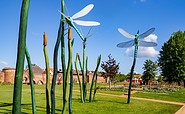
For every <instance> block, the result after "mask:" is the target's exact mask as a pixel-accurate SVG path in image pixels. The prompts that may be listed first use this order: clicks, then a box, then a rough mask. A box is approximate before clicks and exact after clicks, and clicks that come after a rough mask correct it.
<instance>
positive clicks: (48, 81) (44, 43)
mask: <svg viewBox="0 0 185 114" xmlns="http://www.w3.org/2000/svg"><path fill="white" fill-rule="evenodd" d="M43 39H44V40H43V45H44V48H43V51H44V57H45V64H46V69H45V71H46V112H47V114H50V67H49V58H48V51H47V48H46V46H47V42H48V41H47V35H46V33H45V32H44V35H43Z"/></svg>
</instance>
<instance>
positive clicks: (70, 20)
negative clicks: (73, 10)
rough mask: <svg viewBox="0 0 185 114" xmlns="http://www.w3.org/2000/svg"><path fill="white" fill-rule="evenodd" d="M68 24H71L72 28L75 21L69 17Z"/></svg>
mask: <svg viewBox="0 0 185 114" xmlns="http://www.w3.org/2000/svg"><path fill="white" fill-rule="evenodd" d="M66 22H67V24H69V25H70V26H73V19H72V18H71V17H67V18H66Z"/></svg>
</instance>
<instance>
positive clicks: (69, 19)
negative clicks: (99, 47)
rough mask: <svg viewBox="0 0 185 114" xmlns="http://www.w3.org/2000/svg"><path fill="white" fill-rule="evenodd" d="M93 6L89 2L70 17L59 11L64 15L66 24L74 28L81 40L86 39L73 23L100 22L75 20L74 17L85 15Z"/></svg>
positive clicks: (92, 24) (93, 24) (91, 23)
mask: <svg viewBox="0 0 185 114" xmlns="http://www.w3.org/2000/svg"><path fill="white" fill-rule="evenodd" d="M93 7H94V5H93V4H89V5H87V6H86V7H85V8H83V9H82V10H80V11H79V12H77V13H76V14H74V15H73V16H72V17H69V16H66V15H65V14H63V13H62V12H61V11H59V12H60V13H61V14H62V15H63V16H64V17H65V20H66V22H67V23H68V25H70V26H71V27H73V28H74V29H75V31H76V32H77V34H78V35H79V36H80V38H81V39H82V40H86V39H85V38H84V37H83V35H82V34H81V33H80V31H79V30H78V29H77V27H76V26H75V24H74V23H76V24H77V25H81V26H98V25H100V23H99V22H96V21H82V20H75V19H77V18H80V17H83V16H85V15H87V14H88V13H89V12H90V11H91V10H92V9H93Z"/></svg>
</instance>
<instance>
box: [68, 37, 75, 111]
mask: <svg viewBox="0 0 185 114" xmlns="http://www.w3.org/2000/svg"><path fill="white" fill-rule="evenodd" d="M73 44H74V39H73V40H72V42H71V45H72V46H73ZM72 97H73V65H71V71H70V92H69V114H72V113H73V110H72Z"/></svg>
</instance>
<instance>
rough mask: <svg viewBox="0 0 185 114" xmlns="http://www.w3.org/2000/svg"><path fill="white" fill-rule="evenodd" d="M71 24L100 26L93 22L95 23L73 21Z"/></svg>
mask: <svg viewBox="0 0 185 114" xmlns="http://www.w3.org/2000/svg"><path fill="white" fill-rule="evenodd" d="M73 22H75V23H76V24H78V25H81V26H98V25H100V23H99V22H95V21H81V20H73Z"/></svg>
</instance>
